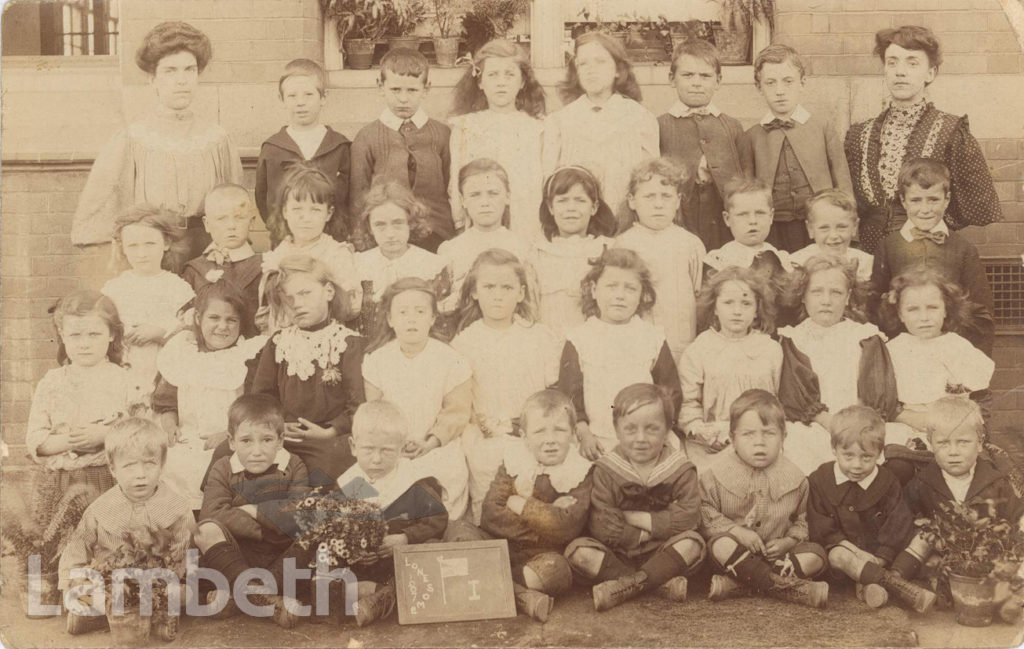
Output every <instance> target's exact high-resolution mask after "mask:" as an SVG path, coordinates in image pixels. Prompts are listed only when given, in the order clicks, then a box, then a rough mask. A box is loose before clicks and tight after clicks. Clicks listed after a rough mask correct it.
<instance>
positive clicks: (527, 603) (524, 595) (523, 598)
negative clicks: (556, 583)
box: [513, 584, 555, 622]
mask: <svg viewBox="0 0 1024 649" xmlns="http://www.w3.org/2000/svg"><path fill="white" fill-rule="evenodd" d="M513 586H514V588H515V594H516V606H518V607H519V610H520V612H522V613H525V614H526V615H529V616H530V617H531V618H533V619H534V620H537V621H538V622H547V621H548V616H549V615H551V608H552V607H553V606H554V605H555V599H554V598H553V597H551V596H550V595H546V594H544V593H542V592H540V591H539V590H533V589H531V588H526V587H525V586H520V585H519V584H513Z"/></svg>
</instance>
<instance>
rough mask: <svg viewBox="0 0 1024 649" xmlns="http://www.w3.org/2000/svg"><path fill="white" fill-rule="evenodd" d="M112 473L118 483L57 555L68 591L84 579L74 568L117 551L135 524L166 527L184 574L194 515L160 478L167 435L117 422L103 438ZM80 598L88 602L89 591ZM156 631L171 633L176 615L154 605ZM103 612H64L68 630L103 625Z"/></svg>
mask: <svg viewBox="0 0 1024 649" xmlns="http://www.w3.org/2000/svg"><path fill="white" fill-rule="evenodd" d="M104 448H105V450H106V454H107V462H108V463H109V464H110V472H111V473H112V474H114V480H115V481H117V486H115V487H112V488H111V489H109V490H108V491H107V492H106V493H104V494H102V495H101V496H100V497H99V498H97V499H96V500H94V501H93V502H92V504H91V505H89V507H88V508H87V509H86V510H85V512H84V513H83V514H82V520H81V521H79V523H78V527H77V528H76V529H75V532H74V534H73V535H72V536H71V538H70V540H69V541H68V544H67V546H66V547H65V548H64V551H63V552H62V553H61V555H60V564H59V568H58V570H59V586H60V589H61V590H62V591H63V592H64V593H65V594H66V593H68V590H69V589H71V588H74V589H75V590H78V588H77V587H78V586H79V585H80V584H83V583H87V582H88V580H81V579H77V578H75V579H73V577H72V574H71V573H72V571H73V570H75V569H79V568H86V567H88V566H89V565H90V564H91V563H92V561H93V559H94V558H96V557H97V556H100V555H102V554H104V553H107V552H113V551H115V550H117V549H118V547H120V546H121V545H122V544H123V543H124V542H125V540H126V535H127V533H128V532H129V531H130V530H132V529H134V528H137V527H146V528H150V529H156V530H170V531H171V532H172V533H173V539H174V541H173V543H172V545H171V554H172V555H174V556H176V557H180V560H179V561H177V564H178V565H179V570H176V571H175V572H177V573H178V575H179V576H182V577H183V576H184V574H185V550H187V549H188V545H189V539H190V538H191V536H192V528H193V527H194V525H195V518H193V516H192V510H191V509H189V504H188V499H187V498H185V497H184V496H182V495H180V494H178V493H177V492H175V491H173V490H171V489H170V488H169V487H167V486H166V485H165V484H163V483H162V482H161V481H160V475H161V474H162V473H163V469H164V461H165V460H166V459H167V434H166V433H164V432H163V430H161V429H160V427H159V426H157V425H156V424H154V423H153V422H151V421H149V420H148V419H141V418H138V417H131V418H128V419H124V420H122V421H119V422H117V423H116V424H114V425H113V426H112V427H111V430H110V432H109V433H107V437H106V440H105V441H104ZM79 601H80V602H81V603H82V604H83V605H85V606H88V605H89V604H91V599H90V596H89V595H86V596H85V597H80V598H79ZM153 613H154V620H153V622H154V624H155V625H157V626H156V628H155V629H154V631H155V632H156V634H157V635H158V636H160V637H162V638H163V639H166V640H171V639H173V637H174V634H175V628H176V622H177V618H176V617H174V618H168V617H165V615H166V613H167V611H166V610H163V611H161V610H159V609H158V608H157V607H154V609H153ZM102 619H103V618H102V616H90V615H80V614H76V613H75V612H74V611H68V617H67V632H68V633H70V634H71V635H78V634H80V633H85V632H87V631H90V630H94V629H97V628H100V626H102Z"/></svg>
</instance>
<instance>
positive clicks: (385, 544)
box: [377, 534, 409, 559]
mask: <svg viewBox="0 0 1024 649" xmlns="http://www.w3.org/2000/svg"><path fill="white" fill-rule="evenodd" d="M400 545H409V537H408V536H406V535H405V534H388V535H386V536H385V537H384V540H383V541H381V542H380V550H378V551H377V556H378V557H379V558H382V559H383V558H385V557H390V556H391V555H392V554H394V552H395V548H397V547H398V546H400Z"/></svg>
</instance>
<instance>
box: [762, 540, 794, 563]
mask: <svg viewBox="0 0 1024 649" xmlns="http://www.w3.org/2000/svg"><path fill="white" fill-rule="evenodd" d="M796 544H797V540H796V539H794V538H792V537H789V536H784V537H782V538H781V539H772V540H771V541H768V542H767V543H765V544H764V556H765V558H766V559H781V558H782V557H783V556H785V554H786V553H787V552H789V551H790V550H792V549H793V548H795V547H796Z"/></svg>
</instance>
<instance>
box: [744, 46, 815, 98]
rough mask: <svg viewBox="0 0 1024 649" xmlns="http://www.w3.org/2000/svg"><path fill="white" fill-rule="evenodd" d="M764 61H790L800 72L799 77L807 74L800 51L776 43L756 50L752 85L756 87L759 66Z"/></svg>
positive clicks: (759, 82) (758, 80)
mask: <svg viewBox="0 0 1024 649" xmlns="http://www.w3.org/2000/svg"><path fill="white" fill-rule="evenodd" d="M765 63H792V64H793V67H794V68H796V70H797V72H799V73H800V78H801V79H803V78H804V77H805V76H806V75H807V66H805V65H804V59H803V57H801V56H800V53H799V52H797V51H796V50H794V49H793V48H792V47H790V46H789V45H783V44H782V43H776V44H774V45H769V46H768V47H766V48H764V49H763V50H761V51H760V52H758V53H757V57H756V58H755V59H754V85H755V86H757V87H758V88H760V87H761V68H763V67H764V64H765Z"/></svg>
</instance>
